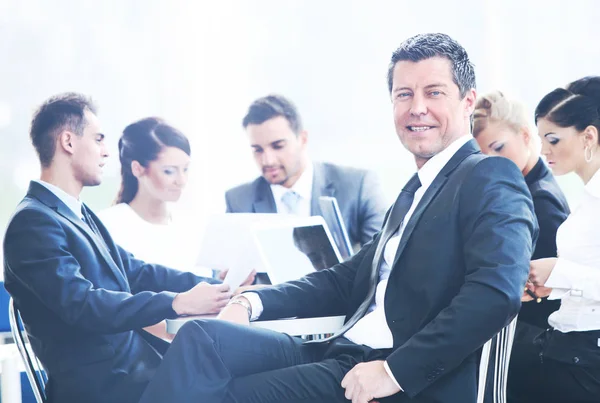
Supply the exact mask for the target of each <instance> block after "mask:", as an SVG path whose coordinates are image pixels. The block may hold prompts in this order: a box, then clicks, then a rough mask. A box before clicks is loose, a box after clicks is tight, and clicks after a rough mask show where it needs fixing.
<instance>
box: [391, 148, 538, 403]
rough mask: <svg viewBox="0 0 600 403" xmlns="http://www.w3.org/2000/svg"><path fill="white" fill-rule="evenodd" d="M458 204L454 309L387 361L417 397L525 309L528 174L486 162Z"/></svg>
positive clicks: (530, 223) (530, 236) (530, 239)
mask: <svg viewBox="0 0 600 403" xmlns="http://www.w3.org/2000/svg"><path fill="white" fill-rule="evenodd" d="M458 203H459V207H458V210H459V212H458V214H459V222H460V225H461V228H460V233H457V234H456V236H460V237H461V239H463V254H464V260H465V268H464V270H465V283H464V285H463V286H462V288H461V289H460V292H459V293H458V294H457V295H456V296H455V297H454V298H453V299H452V301H451V302H450V305H449V306H448V307H446V308H445V309H443V310H442V311H441V312H440V313H439V314H438V315H437V317H436V318H434V319H433V320H432V321H431V322H429V323H428V324H427V325H426V326H425V327H424V328H423V329H422V330H421V331H419V332H418V333H416V334H415V335H414V336H413V337H411V338H410V339H409V340H408V341H407V342H406V343H405V344H404V345H402V346H401V347H399V348H397V349H396V350H395V351H394V352H393V353H392V354H391V355H390V356H389V357H388V358H387V363H388V365H389V367H390V369H391V371H392V373H393V375H394V377H395V379H396V380H397V382H398V383H399V384H400V386H402V388H403V389H404V391H405V392H406V393H407V394H408V395H409V396H410V397H413V396H415V395H416V394H418V393H419V392H421V391H422V390H423V389H425V388H426V387H427V386H429V385H430V384H431V383H432V382H435V381H436V380H437V379H438V378H439V377H440V376H442V375H444V374H445V373H447V372H448V371H451V370H453V369H454V368H456V367H457V366H458V365H459V364H460V363H462V362H463V361H464V360H465V359H466V358H467V357H468V356H469V355H471V354H472V353H473V352H475V351H476V350H477V349H478V348H480V347H481V346H482V345H483V344H484V343H485V342H486V341H487V340H489V339H490V338H492V337H493V336H494V335H495V334H496V333H497V332H498V331H500V330H501V329H502V328H503V327H504V326H506V325H507V324H508V323H509V322H510V320H511V319H512V318H513V317H514V316H515V315H516V314H517V312H518V310H519V308H520V306H521V301H520V300H521V295H522V293H523V286H524V284H525V281H526V279H527V274H528V271H529V259H530V257H531V254H532V244H533V243H534V241H535V238H536V237H537V224H536V221H535V216H534V213H533V204H532V202H531V199H530V195H529V191H528V189H527V187H526V185H525V182H524V180H523V176H522V174H521V172H519V170H518V168H516V166H515V165H514V164H513V163H511V162H510V161H508V160H506V159H503V158H487V159H484V160H482V161H481V162H479V163H478V164H477V165H476V166H475V167H474V169H472V171H471V173H470V174H469V175H468V177H467V178H466V179H465V181H464V185H463V186H462V188H461V190H460V199H459V201H458ZM440 269H442V268H440ZM456 270H461V268H459V267H457V268H456Z"/></svg>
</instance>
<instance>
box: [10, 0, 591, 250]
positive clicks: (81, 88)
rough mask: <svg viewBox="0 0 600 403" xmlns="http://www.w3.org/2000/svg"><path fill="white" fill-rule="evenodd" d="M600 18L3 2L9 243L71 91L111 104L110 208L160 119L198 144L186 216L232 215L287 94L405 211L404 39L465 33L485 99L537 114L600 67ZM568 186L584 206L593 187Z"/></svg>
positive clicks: (94, 191)
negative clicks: (261, 100) (267, 104)
mask: <svg viewBox="0 0 600 403" xmlns="http://www.w3.org/2000/svg"><path fill="white" fill-rule="evenodd" d="M598 21H600V3H598V2H597V1H596V0H571V1H568V2H567V1H554V2H553V1H546V2H544V3H543V4H542V3H540V2H527V1H522V0H504V1H497V0H473V1H462V2H450V1H445V0H430V1H404V0H394V1H375V0H373V1H368V2H367V1H358V0H357V1H351V0H331V1H324V0H304V1H300V0H286V1H282V0H253V1H243V0H237V1H233V0H221V1H218V2H217V1H192V0H190V1H172V0H171V1H166V0H143V1H141V0H139V1H134V0H129V1H112V0H111V1H101V2H100V1H91V0H78V1H75V0H73V1H68V0H53V1H51V2H49V1H44V0H0V186H1V189H2V190H1V193H2V196H1V198H0V228H1V229H2V234H3V233H4V229H5V227H6V224H7V222H8V219H9V217H10V214H11V213H12V211H13V209H14V207H15V206H16V204H17V203H18V201H19V200H20V199H21V198H22V197H23V196H24V194H25V192H26V189H27V186H28V183H29V180H30V179H32V178H37V177H38V175H39V164H38V161H37V157H36V155H35V153H34V151H33V148H32V146H31V144H30V141H29V137H28V129H29V121H30V119H31V115H32V113H33V111H34V110H35V108H36V107H37V106H38V105H39V104H40V103H41V102H42V101H44V100H45V99H46V98H47V97H49V96H51V95H53V94H55V93H59V92H64V91H77V92H82V93H85V94H88V95H91V96H92V98H93V99H94V100H95V101H96V102H97V104H98V106H99V117H100V119H101V122H102V125H103V131H104V132H105V133H106V134H107V142H108V145H109V148H110V151H111V152H112V155H111V158H110V159H109V161H108V164H107V166H106V167H105V180H104V183H103V184H102V185H101V186H98V187H96V188H91V189H86V190H85V192H84V193H83V195H82V199H83V200H84V201H85V202H86V203H87V204H88V205H90V206H91V207H92V208H93V209H95V210H96V211H98V210H101V209H103V208H106V207H108V206H109V205H110V204H111V203H112V201H113V200H114V198H115V196H116V193H117V190H118V186H119V161H118V156H117V140H118V137H119V136H120V133H121V131H122V129H123V128H124V127H125V126H126V125H127V124H129V123H131V122H133V121H134V120H137V119H139V118H142V117H146V116H152V115H155V116H161V117H164V118H165V119H167V120H168V121H169V122H170V123H171V124H173V125H174V126H176V127H178V128H179V129H181V130H182V131H183V132H184V133H185V134H186V135H187V136H188V137H189V138H190V140H191V141H192V159H193V167H192V171H191V174H190V183H189V185H188V188H187V191H186V194H185V195H184V199H183V200H182V202H181V203H180V205H179V206H178V208H179V209H181V210H183V211H184V212H185V213H186V214H189V216H190V217H193V219H194V220H197V222H198V225H202V222H203V220H204V219H205V218H206V217H207V216H208V215H209V214H212V213H217V212H223V211H224V209H225V203H224V192H225V190H226V189H228V188H230V187H232V186H234V185H237V184H239V183H242V182H245V181H249V180H252V179H253V178H255V177H256V176H257V175H258V170H257V169H256V167H255V165H254V163H253V160H252V157H251V152H250V150H249V146H248V143H247V139H246V136H245V134H244V131H243V130H242V127H241V119H242V117H243V116H244V114H245V112H246V109H247V107H248V105H249V104H250V102H252V100H254V99H255V98H257V97H260V96H263V95H266V94H268V93H272V92H277V93H281V94H283V95H285V96H287V97H289V98H290V99H292V100H293V101H294V102H295V103H296V104H297V106H298V108H299V111H300V113H301V115H302V117H303V120H304V125H305V127H306V128H307V129H308V131H309V135H310V137H309V140H310V153H311V156H312V157H313V158H314V159H316V160H328V161H332V162H335V163H339V164H344V165H354V166H359V167H364V168H370V169H372V170H374V171H376V172H377V173H378V175H379V177H380V179H381V181H382V182H383V185H384V189H385V192H386V195H387V197H388V200H389V202H390V203H391V202H392V201H393V200H394V198H395V196H396V194H397V192H398V191H399V190H400V188H401V187H402V185H403V184H404V182H405V181H406V180H407V179H408V177H409V176H410V175H412V174H413V173H414V170H415V166H414V161H413V159H412V157H411V156H410V154H408V152H406V151H405V150H404V149H403V148H402V146H401V145H400V143H399V141H398V140H397V138H396V135H395V131H394V127H393V121H392V109H391V104H390V100H389V96H388V92H387V85H386V71H387V65H388V61H389V58H390V56H391V53H392V51H393V50H394V49H395V48H396V47H397V46H398V45H399V44H400V42H401V41H402V40H404V39H406V38H407V37H409V36H412V35H415V34H417V33H423V32H444V33H447V34H449V35H451V36H452V37H454V38H455V39H457V40H458V41H459V42H460V43H461V44H462V45H463V46H464V47H465V48H466V49H467V51H468V52H469V54H470V57H471V59H472V61H473V62H474V63H475V65H476V73H477V81H478V90H479V93H484V92H488V91H490V90H494V89H500V90H502V91H503V92H505V93H506V94H507V95H510V96H512V97H515V98H518V99H520V100H522V101H523V102H524V103H525V104H526V105H527V106H528V107H529V110H530V115H531V116H533V109H534V108H535V106H536V103H537V102H538V101H539V100H540V99H541V97H542V96H543V95H544V94H546V93H547V92H549V91H550V90H552V89H554V88H555V87H557V86H563V85H565V84H566V83H568V82H569V81H572V80H574V79H577V78H580V77H582V76H585V75H591V74H600V71H599V67H600V45H599V41H598V40H599V39H600V30H599V29H598ZM559 183H560V184H561V186H562V187H563V190H564V191H565V193H566V194H567V197H568V199H569V201H570V203H571V206H572V207H573V205H575V204H576V203H577V200H578V195H579V193H580V191H581V188H582V185H581V184H580V182H579V180H578V178H576V177H574V176H573V177H561V178H559ZM0 253H1V251H0Z"/></svg>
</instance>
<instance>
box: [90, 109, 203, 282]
mask: <svg viewBox="0 0 600 403" xmlns="http://www.w3.org/2000/svg"><path fill="white" fill-rule="evenodd" d="M190 154H191V150H190V143H189V141H188V139H187V138H186V136H184V135H183V133H181V132H180V131H178V130H177V129H175V128H174V127H172V126H170V125H168V124H167V123H165V122H164V121H163V120H162V119H159V118H154V117H150V118H145V119H142V120H139V121H137V122H134V123H132V124H130V125H129V126H127V127H126V128H125V130H124V131H123V135H122V136H121V138H120V139H119V160H120V162H121V189H120V190H119V193H118V195H117V198H116V200H115V204H114V205H113V206H111V207H110V208H108V209H106V210H104V211H101V212H100V213H99V214H98V215H99V217H100V219H101V220H102V222H103V223H104V225H106V227H107V228H108V230H109V231H110V234H111V235H112V237H113V238H114V239H115V241H116V242H117V243H118V244H119V245H121V246H122V247H123V248H125V249H126V250H128V251H129V252H131V253H133V255H134V256H136V257H138V258H140V259H142V260H144V261H147V262H152V263H158V264H162V265H164V266H168V267H172V268H175V269H179V270H189V269H192V268H193V266H194V263H195V262H194V260H195V257H196V255H197V253H198V250H197V246H198V245H197V244H198V236H196V235H197V234H194V233H191V232H193V231H196V230H197V228H196V226H193V225H190V224H189V223H188V222H186V221H185V220H181V219H178V217H173V213H172V211H171V209H170V205H171V203H174V202H177V201H178V200H179V198H180V197H181V193H182V191H183V189H184V188H185V186H186V184H187V180H188V168H189V165H190Z"/></svg>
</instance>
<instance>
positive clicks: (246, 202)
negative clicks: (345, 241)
mask: <svg viewBox="0 0 600 403" xmlns="http://www.w3.org/2000/svg"><path fill="white" fill-rule="evenodd" d="M313 164H314V177H313V188H312V200H311V215H321V208H320V207H319V196H332V197H335V198H336V199H337V202H338V204H339V206H340V211H341V213H342V216H343V217H344V224H345V225H346V229H347V230H348V236H349V237H350V242H352V245H353V246H354V248H355V249H356V248H357V246H358V245H361V246H362V245H364V244H365V243H367V242H369V241H370V240H371V238H372V237H373V235H375V234H376V233H377V232H379V230H381V225H382V223H383V217H384V215H385V211H386V209H387V207H388V206H387V205H386V203H385V201H384V198H383V192H382V190H381V186H380V185H379V181H378V180H377V177H376V175H375V174H374V173H373V172H370V171H366V170H364V169H357V168H350V167H342V166H339V165H334V164H330V163H323V162H314V163H313ZM225 201H226V203H227V212H228V213H277V207H276V205H275V199H274V198H273V193H272V192H271V186H269V183H268V182H267V181H266V180H265V179H264V178H263V177H262V176H261V177H259V178H257V179H256V180H254V181H253V182H250V183H246V184H243V185H240V186H238V187H235V188H233V189H230V190H228V191H227V192H226V193H225Z"/></svg>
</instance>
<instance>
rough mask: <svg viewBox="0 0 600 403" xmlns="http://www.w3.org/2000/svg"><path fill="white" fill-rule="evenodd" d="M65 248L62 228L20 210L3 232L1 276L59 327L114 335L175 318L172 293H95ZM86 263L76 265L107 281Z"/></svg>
mask: <svg viewBox="0 0 600 403" xmlns="http://www.w3.org/2000/svg"><path fill="white" fill-rule="evenodd" d="M28 245H30V246H28ZM70 247H71V246H70V245H69V244H68V241H67V235H66V233H65V232H64V230H63V228H62V226H61V225H60V224H59V223H58V222H57V221H56V220H55V219H54V218H53V217H52V216H50V215H48V214H47V213H44V212H41V211H38V210H33V209H28V210H22V211H20V212H19V213H17V214H16V215H15V216H14V217H13V219H12V221H11V223H10V225H9V227H8V229H7V232H6V237H5V249H4V253H5V270H6V271H7V272H9V273H10V277H12V279H13V281H16V282H17V283H18V287H24V288H26V289H27V290H28V291H29V292H30V293H31V294H33V295H35V297H36V298H38V299H39V300H40V301H41V302H42V303H43V304H44V305H45V307H46V308H48V309H50V310H51V311H52V312H54V313H55V314H56V315H57V316H58V317H59V318H60V319H61V320H62V321H64V322H65V323H67V324H68V325H70V326H77V327H80V328H82V329H86V330H88V331H90V332H97V333H118V332H122V331H127V330H132V329H139V328H142V327H145V326H149V325H153V324H155V323H158V322H160V321H161V320H163V319H165V318H173V317H176V316H177V315H176V313H175V311H174V310H173V308H172V303H173V299H174V298H175V294H174V293H171V292H160V293H155V292H148V291H146V292H140V293H138V294H136V295H132V294H130V293H127V292H122V291H113V290H109V289H104V288H98V287H97V285H96V284H94V283H92V281H90V280H89V279H87V278H85V277H84V276H83V274H82V270H81V266H80V262H79V261H78V260H77V259H76V258H75V257H74V256H73V255H72V254H71V252H70ZM90 250H91V249H90ZM89 262H91V263H89ZM89 262H82V263H83V264H90V265H92V264H93V265H97V266H98V267H97V268H94V267H92V268H89V267H88V268H86V269H87V270H98V271H100V270H106V274H107V276H108V275H110V273H109V271H108V269H102V268H101V266H100V264H104V262H103V261H101V259H100V258H98V262H96V261H93V259H90V261H89ZM100 262H101V263H100ZM110 280H111V279H110V278H107V282H110ZM114 284H115V288H117V286H116V282H115V283H114ZM7 285H8V284H7Z"/></svg>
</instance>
